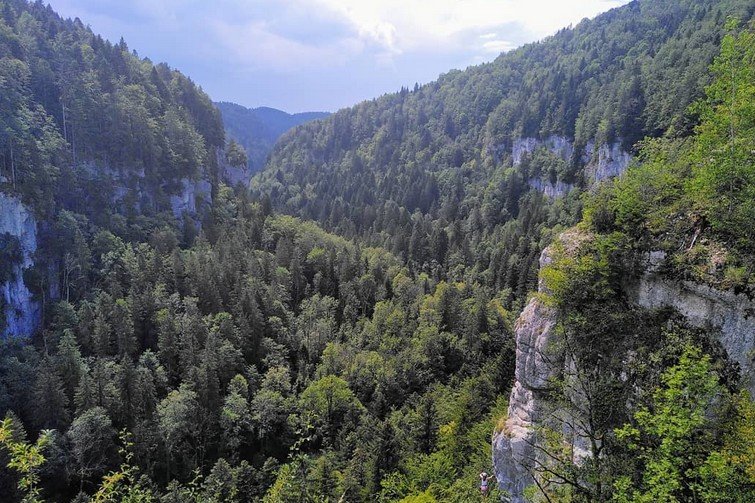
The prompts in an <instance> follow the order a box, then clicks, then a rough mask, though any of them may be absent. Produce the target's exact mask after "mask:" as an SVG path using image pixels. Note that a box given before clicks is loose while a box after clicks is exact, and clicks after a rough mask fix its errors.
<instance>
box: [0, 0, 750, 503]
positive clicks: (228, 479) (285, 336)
mask: <svg viewBox="0 0 755 503" xmlns="http://www.w3.org/2000/svg"><path fill="white" fill-rule="evenodd" d="M754 12H755V5H753V4H752V2H749V1H745V0H724V1H712V0H710V1H709V0H706V1H695V2H692V1H686V0H677V1H672V0H663V1H648V0H644V1H643V0H640V1H635V2H631V3H630V4H628V5H627V6H625V7H622V8H619V9H614V10H612V11H610V12H608V13H606V14H604V15H601V16H598V17H597V18H595V19H593V20H588V21H584V22H582V23H580V24H579V25H577V26H576V27H574V28H570V29H564V30H562V31H560V32H559V33H558V34H556V35H554V36H553V37H550V38H548V39H546V40H544V41H542V42H539V43H536V44H531V45H528V46H525V47H523V48H521V49H518V50H515V51H512V52H511V53H508V54H505V55H502V56H500V57H499V58H498V59H496V60H495V61H494V62H492V63H489V64H485V65H481V66H478V67H472V68H470V69H467V70H465V71H454V72H450V73H448V74H446V75H443V76H441V77H440V78H439V80H438V81H436V82H434V83H431V84H427V85H425V86H422V87H419V86H418V87H416V88H415V89H413V90H409V89H403V90H401V91H400V92H398V93H395V94H390V95H386V96H383V97H381V98H378V99H376V100H373V101H370V102H365V103H362V104H359V105H357V106H355V107H353V108H349V109H345V110H342V111H340V112H338V113H336V114H334V115H332V116H330V117H328V118H326V119H324V120H321V121H315V122H312V123H308V124H304V125H302V126H299V127H297V128H296V129H295V130H294V131H292V132H290V133H289V134H287V135H285V136H284V137H283V139H282V140H281V141H280V142H279V143H278V144H277V146H276V147H275V149H274V151H273V153H272V155H271V158H270V160H269V163H268V165H267V167H266V168H265V170H264V171H263V172H262V173H260V174H259V175H258V176H257V177H256V178H255V179H254V180H253V182H252V186H251V190H247V189H246V188H244V187H239V186H237V187H229V186H227V185H226V184H224V183H223V177H222V170H223V169H224V165H225V164H228V163H230V164H231V165H238V164H243V163H245V162H246V161H247V157H246V155H247V154H246V152H244V150H243V149H242V148H241V147H239V145H238V144H237V143H236V142H230V141H229V142H227V143H226V138H225V135H224V130H223V126H222V123H221V116H220V113H219V112H218V110H217V109H216V108H215V107H214V106H213V104H212V102H211V101H210V98H209V97H208V96H207V95H206V94H205V93H204V92H203V91H202V90H201V89H200V88H198V87H197V86H196V85H195V84H193V83H192V82H191V81H190V80H189V79H188V78H187V77H185V76H184V75H182V74H181V73H179V72H178V71H175V70H172V69H170V68H169V67H168V66H167V65H165V64H159V65H153V64H152V63H151V62H150V61H149V60H148V59H140V58H139V57H138V56H137V55H136V54H135V53H133V52H130V51H129V50H128V48H127V46H126V44H125V42H123V41H121V42H120V43H119V44H111V43H109V42H107V41H104V40H103V39H102V38H100V37H98V36H97V35H95V34H93V33H92V31H91V30H90V29H88V28H87V27H85V26H84V25H83V24H82V23H81V22H80V21H78V20H73V21H71V20H63V19H61V18H60V17H59V16H58V15H57V14H55V13H54V12H53V11H52V10H51V9H50V8H49V7H45V6H43V4H42V3H41V2H35V3H28V2H26V1H25V0H0V13H1V16H0V87H1V88H2V92H1V93H0V103H2V108H0V121H1V122H0V124H2V131H0V134H1V135H2V141H1V142H0V149H2V160H0V168H1V169H0V176H1V177H2V178H0V189H2V191H3V192H4V193H7V194H11V195H13V196H17V197H19V198H20V200H21V201H23V202H24V204H25V205H27V206H28V207H29V208H31V209H32V210H33V212H34V214H35V215H36V216H37V218H38V219H39V225H38V228H39V229H38V230H39V248H38V249H37V250H36V252H35V256H34V264H35V265H34V267H32V268H29V269H26V270H25V271H24V273H23V275H24V281H25V282H26V283H27V284H28V285H30V289H31V290H32V291H33V292H34V294H35V296H36V298H37V300H38V301H39V302H40V303H42V306H43V309H42V311H43V312H42V315H43V320H42V326H41V327H40V329H39V330H38V331H37V332H36V333H34V334H29V338H28V339H24V338H18V339H13V338H11V339H7V340H4V341H2V343H1V344H2V345H0V416H2V417H4V420H2V422H0V500H2V501H25V502H42V501H50V502H52V501H55V502H58V501H60V502H68V501H76V502H87V501H97V502H104V501H129V502H153V501H154V502H157V501H163V502H189V501H192V502H197V501H201V502H244V501H264V502H270V503H273V502H326V501H332V502H337V501H343V502H346V501H350V502H358V501H365V502H367V501H404V502H406V503H410V502H414V503H420V502H434V501H458V502H464V501H477V500H479V498H480V495H479V490H478V485H479V476H478V474H479V473H480V472H481V471H484V470H487V471H490V465H491V440H490V439H491V433H492V432H493V431H496V430H498V429H500V428H501V421H502V420H504V419H505V416H506V407H507V403H506V397H507V396H508V394H509V390H510V389H511V384H512V382H513V380H514V369H515V360H516V353H517V351H518V348H517V347H516V346H515V338H514V334H515V331H516V319H517V316H518V315H519V312H520V311H521V308H522V307H523V306H524V305H525V303H526V302H527V300H528V298H529V297H530V294H531V293H532V292H533V290H535V289H536V287H537V285H538V279H539V278H540V283H541V285H543V286H544V288H545V289H546V291H547V292H548V293H540V294H537V295H539V296H542V298H543V299H544V300H543V301H544V302H546V303H547V304H548V305H549V306H551V307H552V308H553V309H554V310H555V311H556V312H557V313H558V315H559V318H558V319H559V325H558V326H559V332H560V333H561V334H563V341H565V347H566V348H567V349H566V350H567V351H568V357H569V358H570V361H571V362H573V365H572V368H573V369H574V374H575V375H576V376H578V377H579V378H580V379H583V382H587V383H589V386H586V387H585V391H584V399H582V395H580V400H574V395H573V394H570V393H569V392H567V391H566V386H567V385H568V384H569V383H567V382H564V383H556V384H560V385H561V387H560V388H559V387H558V386H556V387H554V391H553V397H554V400H555V401H558V403H559V404H561V405H562V406H563V408H564V410H570V409H573V410H577V409H580V410H581V409H583V408H584V407H585V404H588V405H589V410H590V419H591V421H590V425H591V428H592V429H591V434H592V435H593V438H594V439H596V442H594V445H593V452H592V456H591V457H590V458H589V459H588V460H587V461H584V460H583V461H582V462H575V458H574V456H573V453H572V452H571V451H569V450H568V449H567V446H564V445H563V442H562V441H561V435H562V433H563V431H562V430H559V429H553V430H549V431H543V432H542V434H543V435H544V437H545V438H546V439H548V442H549V443H547V444H545V445H544V447H543V450H544V451H545V452H547V453H548V456H549V460H550V461H548V462H546V463H543V465H542V466H541V467H540V470H539V471H538V472H537V473H536V474H535V476H534V480H535V482H536V484H533V485H532V487H530V488H528V491H527V497H528V498H529V499H530V500H531V501H537V502H541V501H542V502H549V503H552V502H556V501H563V502H567V501H575V502H577V501H590V502H608V501H614V502H630V501H632V502H645V501H646V502H654V501H669V502H673V501H702V502H728V501H736V502H747V501H752V500H753V498H755V407H753V404H752V401H751V399H750V397H749V396H748V395H747V393H746V391H745V389H746V388H747V385H746V380H747V379H746V376H743V372H745V371H747V369H742V368H739V367H738V366H737V365H736V364H735V363H733V362H732V361H731V359H730V358H727V355H726V353H725V351H723V349H722V348H721V347H720V344H718V343H717V340H716V333H715V331H714V330H713V329H707V328H699V327H697V328H696V327H693V326H691V325H689V324H688V323H686V322H685V320H684V319H683V318H682V317H680V316H679V315H678V314H677V313H674V312H672V311H671V310H668V309H661V310H648V309H642V308H639V307H637V306H634V305H632V304H631V302H630V301H629V299H628V298H627V296H626V293H625V289H624V285H625V284H626V283H627V282H631V281H632V279H633V277H634V276H636V275H637V274H638V268H637V264H638V263H639V262H640V261H641V260H642V258H643V257H645V256H646V255H647V254H648V253H650V252H654V253H655V252H658V251H662V252H664V256H665V257H666V258H665V260H664V263H663V268H664V273H665V274H667V275H668V276H669V277H672V278H678V279H682V280H688V281H694V282H697V283H700V284H704V285H708V286H710V287H713V288H718V289H720V290H722V291H732V292H738V293H740V292H741V293H744V294H746V295H750V296H751V295H752V293H753V284H755V280H753V279H752V278H753V274H752V273H753V268H755V261H753V260H752V253H753V249H752V246H753V245H752V240H753V237H754V236H752V228H751V227H750V225H749V222H750V221H751V220H752V218H753V216H755V215H754V214H753V213H754V212H755V210H754V209H753V208H755V189H753V187H755V179H754V178H753V177H754V175H753V173H754V171H753V166H755V157H754V156H755V154H753V145H755V109H754V108H753V104H755V84H754V83H755V40H754V38H755V35H753V33H755V26H753V25H752V24H751V19H752V16H753V13H754ZM552 135H556V136H558V137H563V138H565V139H566V141H568V142H569V144H570V145H571V146H572V147H571V155H570V156H561V155H556V154H554V153H553V152H552V151H551V150H549V149H548V148H545V147H543V148H536V149H534V150H532V151H528V152H525V154H524V155H523V156H522V157H521V159H518V160H516V162H515V159H514V158H513V157H514V156H513V155H512V148H513V143H514V142H515V141H516V140H517V139H519V138H526V137H532V138H535V139H539V140H544V139H546V138H548V137H550V136H552ZM603 144H609V145H612V144H618V145H619V146H620V147H619V148H621V149H623V150H624V151H626V152H631V153H632V154H634V155H635V157H636V159H637V161H636V162H635V163H634V164H633V165H632V167H631V168H630V169H629V170H628V171H627V173H626V174H625V175H624V176H622V177H619V178H618V179H616V180H602V181H601V180H597V179H596V178H595V177H594V176H591V175H590V166H594V164H595V162H596V159H595V157H596V156H597V153H596V152H597V150H595V149H593V150H592V151H590V147H589V146H590V145H592V146H596V145H603ZM590 152H592V153H591V155H592V157H590V155H587V154H590ZM186 180H195V181H196V180H206V181H207V182H208V183H209V184H210V186H211V190H210V194H209V200H208V201H206V204H204V205H203V206H202V210H201V211H198V212H196V214H194V215H188V214H176V212H175V211H173V210H172V208H171V203H170V198H171V196H173V195H176V194H178V193H180V192H181V190H183V189H182V188H183V187H184V185H185V181H186ZM533 180H540V181H542V182H543V183H551V184H555V183H558V182H560V183H563V184H568V187H570V188H571V190H569V191H566V192H565V193H564V194H563V195H562V196H561V197H550V196H548V195H546V194H544V193H542V191H540V190H538V189H537V187H538V185H537V184H535V183H533ZM572 226H576V229H577V230H572V231H570V232H572V233H579V234H580V235H581V236H582V237H581V238H580V240H579V246H577V247H574V248H573V249H570V250H566V249H563V250H561V251H562V253H560V254H558V255H557V256H556V257H555V258H554V260H553V262H552V263H551V264H549V265H548V267H546V268H545V269H544V270H543V271H539V270H538V269H539V262H538V258H539V256H540V253H541V251H542V250H543V249H544V248H545V247H546V246H547V245H548V244H550V243H552V242H554V241H555V242H558V241H559V240H558V236H559V234H561V233H562V232H563V231H564V230H565V229H567V228H569V227H572ZM690 243H691V244H690ZM555 246H556V248H558V245H555ZM18 247H19V244H18V243H17V242H16V241H14V238H13V236H11V235H10V234H6V235H3V236H0V259H1V260H0V281H3V282H4V281H7V280H8V277H9V276H10V275H13V274H14V269H13V268H12V267H10V265H11V264H13V263H17V262H18V261H19V260H20V259H19V256H20V251H19V249H18ZM0 321H2V320H0ZM501 496H504V495H503V494H502V493H501V492H500V491H498V490H497V489H493V491H492V494H491V495H490V499H491V500H495V499H496V498H499V497H501Z"/></svg>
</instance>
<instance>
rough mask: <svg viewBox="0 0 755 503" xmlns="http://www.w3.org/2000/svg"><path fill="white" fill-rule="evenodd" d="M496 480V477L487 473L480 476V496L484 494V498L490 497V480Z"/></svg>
mask: <svg viewBox="0 0 755 503" xmlns="http://www.w3.org/2000/svg"><path fill="white" fill-rule="evenodd" d="M493 478H495V475H488V473H487V472H482V473H481V474H480V494H482V497H483V498H487V497H488V493H489V492H490V480H491V479H493Z"/></svg>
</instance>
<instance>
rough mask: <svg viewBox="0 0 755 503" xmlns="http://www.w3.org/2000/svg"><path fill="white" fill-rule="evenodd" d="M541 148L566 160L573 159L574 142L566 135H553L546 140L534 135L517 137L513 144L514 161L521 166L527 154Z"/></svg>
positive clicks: (512, 154) (512, 158)
mask: <svg viewBox="0 0 755 503" xmlns="http://www.w3.org/2000/svg"><path fill="white" fill-rule="evenodd" d="M539 148H545V149H547V150H548V151H549V152H551V153H553V154H555V155H557V156H559V157H560V158H561V159H563V160H564V161H569V160H571V158H572V155H573V154H574V144H573V142H572V141H571V140H570V139H569V138H566V137H565V136H558V135H551V136H549V137H547V138H546V139H544V140H540V139H537V138H532V137H525V138H517V139H516V140H514V141H513V143H512V145H511V160H512V163H513V164H514V166H519V165H520V164H521V163H522V158H523V157H524V155H525V154H532V153H533V152H534V151H535V150H537V149H539Z"/></svg>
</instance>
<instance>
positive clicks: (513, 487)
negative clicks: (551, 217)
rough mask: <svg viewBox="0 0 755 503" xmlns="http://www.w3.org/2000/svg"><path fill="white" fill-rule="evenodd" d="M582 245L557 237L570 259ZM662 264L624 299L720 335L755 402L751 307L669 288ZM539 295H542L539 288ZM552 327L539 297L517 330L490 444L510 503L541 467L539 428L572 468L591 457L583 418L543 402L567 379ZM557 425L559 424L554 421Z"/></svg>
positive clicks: (577, 237) (549, 251) (718, 294)
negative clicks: (547, 430) (556, 435)
mask: <svg viewBox="0 0 755 503" xmlns="http://www.w3.org/2000/svg"><path fill="white" fill-rule="evenodd" d="M585 239H589V236H588V235H585V234H580V233H579V232H576V231H567V232H565V233H564V234H562V235H561V236H560V237H559V244H560V246H562V247H563V250H564V253H566V254H567V255H568V254H571V253H572V252H573V251H574V250H576V249H577V247H578V246H579V244H580V243H581V242H582V241H584V240H585ZM553 246H554V245H552V246H551V247H548V248H546V249H545V250H544V251H543V253H542V255H541V258H540V267H541V268H542V267H543V266H545V265H547V264H548V263H550V261H551V259H552V256H553V253H554V249H553ZM664 259H665V258H664V255H663V254H662V253H660V252H653V253H650V254H649V255H648V257H647V263H646V264H645V271H646V272H645V274H644V275H642V276H641V278H640V280H639V281H638V282H637V283H636V284H633V285H630V286H628V287H627V295H628V296H629V298H630V299H632V300H634V301H635V302H636V303H637V304H639V305H641V306H643V307H646V308H650V309H654V308H660V307H672V308H674V309H675V310H677V311H678V312H679V313H680V314H681V315H682V316H684V317H685V318H686V319H687V321H688V322H689V323H690V324H692V325H695V326H698V327H710V328H712V329H715V330H719V331H720V341H721V344H722V346H723V347H724V348H725V350H726V351H727V353H728V355H729V358H731V359H732V360H733V361H736V362H737V363H738V364H739V366H740V369H741V375H742V378H743V380H744V383H745V385H746V386H747V388H748V389H749V391H750V393H753V394H755V302H753V301H751V300H750V299H749V298H747V297H746V296H745V295H741V294H740V295H738V294H735V293H733V292H726V291H719V290H716V289H713V288H710V287H708V286H704V285H699V284H695V283H691V282H677V281H672V280H670V279H668V278H666V277H664V276H663V275H662V274H661V273H660V272H659V271H661V266H662V264H663V262H664ZM538 289H539V291H540V292H541V293H547V291H546V289H545V285H543V284H542V282H541V284H540V285H539V288H538ZM557 321H558V320H557V316H556V312H555V310H554V309H553V308H550V307H549V306H548V305H546V304H544V303H543V301H542V300H541V298H540V297H538V296H536V297H534V298H533V299H532V300H530V302H529V304H527V306H526V307H525V308H524V310H523V311H522V313H521V315H520V316H519V318H518V319H517V322H516V325H515V332H516V369H515V378H516V380H515V383H514V387H513V389H512V390H511V396H510V398H509V407H508V415H507V418H506V421H505V422H504V425H503V428H502V430H501V431H500V432H497V433H495V435H494V436H493V465H494V469H495V474H496V477H497V479H498V484H499V487H500V488H501V489H503V490H505V491H507V492H508V493H509V495H510V498H511V500H510V501H511V502H512V503H524V501H525V500H524V497H523V491H524V489H525V488H526V487H527V486H528V485H530V484H532V482H533V479H532V475H531V473H532V468H533V467H535V466H537V463H538V449H537V447H536V446H537V444H538V441H539V439H538V434H537V432H538V428H539V427H541V426H548V427H554V426H555V427H559V428H562V430H561V431H562V433H563V434H564V439H565V440H566V441H569V442H570V443H571V447H572V452H573V461H574V462H575V463H579V462H580V461H581V460H583V459H585V458H586V457H589V456H590V449H589V446H588V445H587V443H586V441H585V440H586V435H584V434H582V433H583V432H581V431H580V430H579V429H580V423H582V421H581V420H580V418H575V417H572V416H570V415H569V414H570V413H569V412H568V411H564V410H558V409H557V405H555V404H553V403H550V402H549V400H548V396H547V394H548V391H549V382H550V381H551V379H552V378H554V377H561V378H564V379H565V380H568V379H569V375H570V371H569V368H570V362H569V361H566V360H565V358H564V356H563V355H562V354H558V353H559V350H558V347H559V344H557V342H558V338H557V337H558V333H557V331H556V330H555V328H556V326H557ZM570 389H575V387H570ZM571 400H572V402H574V403H578V402H579V400H580V397H579V396H574V397H571ZM565 415H566V416H565ZM559 417H560V418H561V419H560V420H559V419H557V418H559ZM554 418H556V420H555V421H551V420H552V419H554ZM564 419H566V420H564ZM551 423H552V424H551ZM565 424H570V425H574V428H575V429H573V430H569V431H567V429H565V428H563V425H565Z"/></svg>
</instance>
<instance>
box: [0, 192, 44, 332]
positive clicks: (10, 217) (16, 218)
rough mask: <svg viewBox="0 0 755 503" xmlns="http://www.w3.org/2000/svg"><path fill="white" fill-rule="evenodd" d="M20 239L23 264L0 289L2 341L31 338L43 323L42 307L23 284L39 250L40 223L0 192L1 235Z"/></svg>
mask: <svg viewBox="0 0 755 503" xmlns="http://www.w3.org/2000/svg"><path fill="white" fill-rule="evenodd" d="M5 233H8V234H10V235H11V236H14V237H15V238H16V239H18V242H19V245H20V247H21V262H20V263H18V264H15V265H14V267H13V277H12V278H11V279H10V280H9V281H8V282H7V283H5V284H3V285H0V295H2V297H3V301H4V302H3V304H4V310H3V311H4V313H3V314H4V317H5V326H4V327H3V329H2V337H3V338H7V337H28V336H30V335H31V334H32V333H33V332H34V331H35V330H36V328H37V327H38V326H39V322H40V307H39V304H38V303H37V302H35V301H34V300H33V298H32V294H31V292H30V291H29V289H28V288H27V287H26V284H24V278H23V270H24V269H26V268H29V267H31V266H32V265H33V264H34V262H33V260H32V257H33V254H34V252H35V251H36V250H37V221H36V219H35V218H34V215H32V213H31V212H30V211H29V209H28V208H26V206H24V205H23V203H21V201H20V200H19V199H18V198H16V197H14V196H10V195H8V194H4V193H2V192H0V234H5Z"/></svg>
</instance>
